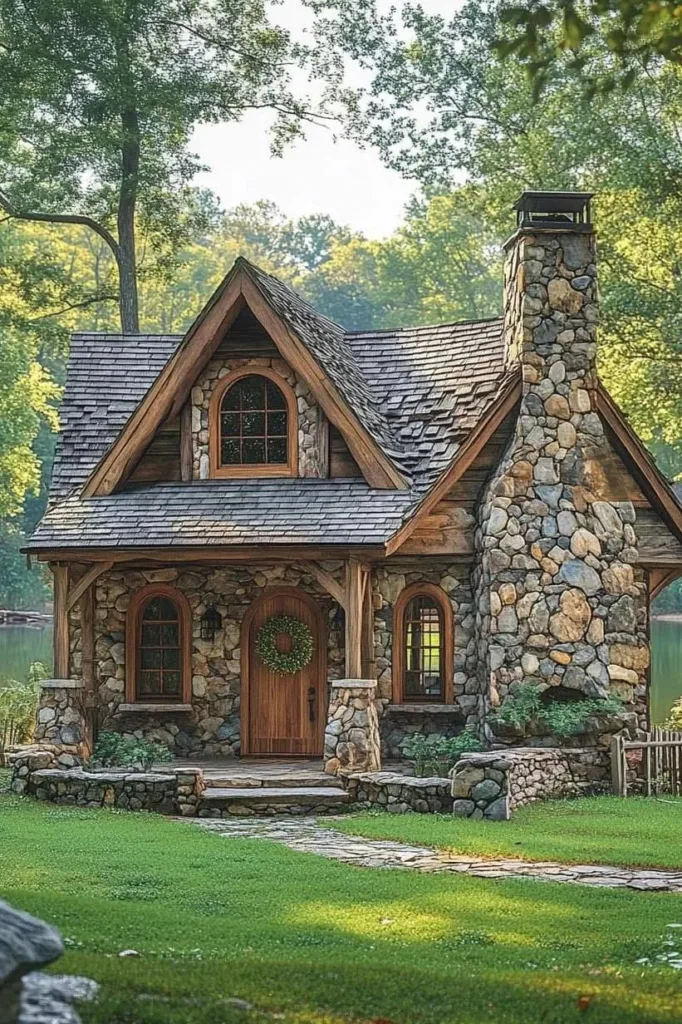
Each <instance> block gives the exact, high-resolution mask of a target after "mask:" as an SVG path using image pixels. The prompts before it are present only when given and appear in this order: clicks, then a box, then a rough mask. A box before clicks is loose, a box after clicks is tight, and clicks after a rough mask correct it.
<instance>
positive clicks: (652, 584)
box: [649, 566, 682, 602]
mask: <svg viewBox="0 0 682 1024" xmlns="http://www.w3.org/2000/svg"><path fill="white" fill-rule="evenodd" d="M678 576H682V566H679V568H676V569H668V568H658V567H657V568H655V569H649V601H650V602H651V601H653V600H654V598H655V597H658V595H659V594H660V592H661V591H662V590H664V589H665V588H666V587H667V586H668V584H670V583H672V582H673V580H676V579H677V577H678Z"/></svg>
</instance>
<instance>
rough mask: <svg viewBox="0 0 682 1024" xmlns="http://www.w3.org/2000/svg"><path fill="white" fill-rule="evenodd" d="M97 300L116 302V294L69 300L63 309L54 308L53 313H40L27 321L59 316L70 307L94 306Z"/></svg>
mask: <svg viewBox="0 0 682 1024" xmlns="http://www.w3.org/2000/svg"><path fill="white" fill-rule="evenodd" d="M97 302H118V295H114V294H111V295H109V294H105V295H91V296H90V298H89V299H83V301H82V302H70V303H69V304H68V305H67V306H64V308H63V309H56V310H55V311H54V312H53V313H41V314H40V316H34V317H32V318H31V319H30V320H29V323H30V324H34V323H37V321H38V320H47V319H48V317H51V316H61V315H62V313H69V312H70V311H71V310H72V309H86V308H87V307H88V306H94V305H95V303H97Z"/></svg>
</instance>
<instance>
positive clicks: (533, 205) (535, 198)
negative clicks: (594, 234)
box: [514, 191, 594, 213]
mask: <svg viewBox="0 0 682 1024" xmlns="http://www.w3.org/2000/svg"><path fill="white" fill-rule="evenodd" d="M593 196H594V192H531V191H526V192H522V193H521V195H520V196H519V198H518V199H517V200H516V202H515V203H514V209H515V210H523V211H524V212H525V213H579V212H580V211H581V210H582V209H583V208H584V207H585V206H586V205H587V203H589V201H590V199H592V197H593Z"/></svg>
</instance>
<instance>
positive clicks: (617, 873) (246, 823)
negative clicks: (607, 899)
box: [194, 817, 682, 892]
mask: <svg viewBox="0 0 682 1024" xmlns="http://www.w3.org/2000/svg"><path fill="white" fill-rule="evenodd" d="M194 824H195V825H197V826H199V827H200V828H204V829H208V830H210V831H211V832H216V833H218V834H219V835H221V836H223V837H225V838H227V839H269V840H272V841H273V842H276V843H283V844H284V845H285V846H288V847H289V848H290V849H292V850H298V851H299V852H300V853H316V854H319V856H321V857H328V858H330V859H332V860H339V861H343V863H344V864H354V865H356V866H357V867H367V868H401V869H403V870H405V869H410V870H413V871H422V872H453V873H456V874H466V875H476V876H477V877H479V878H532V879H535V880H538V881H546V882H572V883H574V884H577V885H593V886H602V887H604V888H613V889H623V888H628V889H635V890H641V891H647V892H652V891H654V892H655V891H658V892H682V871H657V870H654V869H652V868H624V867H612V866H610V865H606V864H559V863H556V862H555V861H524V860H515V859H513V858H509V857H500V858H496V859H490V858H486V857H472V856H471V855H470V854H450V853H445V852H439V851H437V850H432V849H429V848H428V847H426V846H409V845H407V844H405V843H396V842H392V841H389V840H384V839H365V838H363V837H362V836H351V835H347V834H346V833H345V832H339V831H337V830H336V829H334V828H322V827H321V826H320V825H316V824H315V823H314V822H311V820H310V818H304V817H300V818H298V817H289V818H287V819H286V820H283V819H280V818H274V819H273V818H257V817H251V818H232V819H227V820H225V819H221V820H219V821H218V820H211V819H204V820H198V821H195V822H194Z"/></svg>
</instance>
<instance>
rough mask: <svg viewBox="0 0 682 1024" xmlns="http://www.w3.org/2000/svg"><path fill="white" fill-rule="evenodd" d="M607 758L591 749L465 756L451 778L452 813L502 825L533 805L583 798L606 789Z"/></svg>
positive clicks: (523, 750) (531, 749)
mask: <svg viewBox="0 0 682 1024" xmlns="http://www.w3.org/2000/svg"><path fill="white" fill-rule="evenodd" d="M608 773H609V758H608V755H607V754H606V753H605V752H604V751H601V750H594V749H580V750H571V749H558V748H552V749H547V750H543V749H538V748H535V747H525V748H524V747H517V748H515V749H511V750H503V751H499V750H498V751H489V752H487V753H482V754H465V755H464V757H462V758H460V760H459V761H458V762H457V764H456V765H455V767H454V768H453V769H452V771H451V773H450V775H451V777H452V796H453V798H454V804H453V807H452V810H453V813H454V814H455V815H456V816H457V817H460V818H491V819H493V820H497V821H503V820H506V819H507V818H509V817H510V816H511V812H512V811H513V810H514V808H516V807H521V806H522V805H523V804H528V803H532V802H533V801H534V800H550V799H557V798H561V797H572V796H581V795H583V796H585V795H589V794H591V793H594V792H595V791H601V790H604V789H605V788H606V787H607V780H608Z"/></svg>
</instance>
